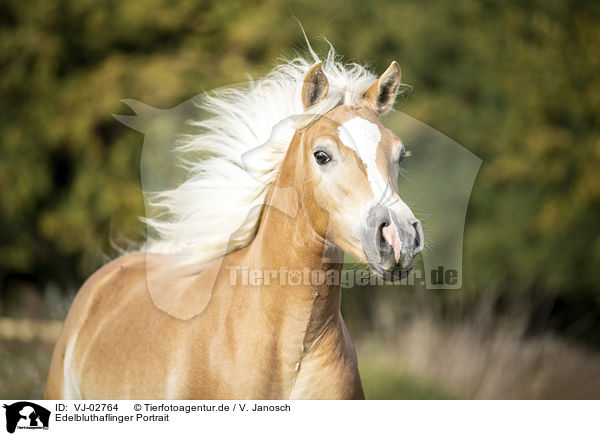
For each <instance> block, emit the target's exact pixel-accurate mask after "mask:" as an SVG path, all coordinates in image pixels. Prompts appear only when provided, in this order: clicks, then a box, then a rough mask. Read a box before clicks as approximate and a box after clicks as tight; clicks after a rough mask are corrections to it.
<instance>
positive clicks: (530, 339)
mask: <svg viewBox="0 0 600 436" xmlns="http://www.w3.org/2000/svg"><path fill="white" fill-rule="evenodd" d="M421 309H422V308H421ZM421 309H417V310H415V312H416V313H415V314H413V316H411V317H410V318H409V319H408V320H406V319H405V320H404V321H402V322H398V321H397V319H395V316H394V314H393V313H391V312H392V311H393V310H394V305H390V304H382V305H381V306H380V307H378V308H377V313H378V316H377V317H376V318H377V319H378V323H379V324H378V326H377V327H376V329H375V332H373V333H370V334H368V335H365V336H363V337H361V338H360V339H359V340H358V341H357V349H358V353H359V359H364V358H365V357H363V356H366V359H367V361H372V360H373V356H377V361H378V362H379V365H383V366H384V367H385V368H388V369H389V368H393V369H394V371H395V372H396V373H397V374H402V375H404V376H406V375H410V376H413V377H415V378H416V379H417V380H427V381H428V382H429V383H434V384H435V385H436V386H438V387H439V388H440V389H441V390H442V391H445V392H452V393H453V394H455V395H456V396H458V397H460V398H465V399H598V398H600V353H599V352H598V351H595V350H590V349H587V348H584V347H582V346H580V345H577V344H573V343H569V342H567V341H566V340H565V339H562V338H559V337H556V336H554V335H552V334H550V333H542V334H538V335H535V336H528V335H527V334H526V327H525V326H526V323H525V322H524V319H525V318H524V317H522V316H515V315H513V316H511V317H506V318H497V317H494V315H492V311H491V310H490V306H489V302H485V303H484V304H482V305H481V307H480V309H479V311H477V313H475V314H473V315H471V316H462V317H460V318H458V319H456V318H455V317H453V318H452V321H450V320H448V317H446V316H441V315H440V314H439V312H436V311H435V310H421ZM382 332H385V335H382V334H381V333H382ZM446 396H447V395H446ZM442 397H443V396H442Z"/></svg>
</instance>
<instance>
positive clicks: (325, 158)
mask: <svg viewBox="0 0 600 436" xmlns="http://www.w3.org/2000/svg"><path fill="white" fill-rule="evenodd" d="M314 156H315V160H316V161H317V163H318V164H319V165H325V164H326V163H327V162H329V161H330V160H331V158H330V157H329V155H328V154H327V153H325V152H324V151H320V150H319V151H315V154H314Z"/></svg>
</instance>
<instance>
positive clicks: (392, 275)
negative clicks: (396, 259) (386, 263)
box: [369, 263, 413, 282]
mask: <svg viewBox="0 0 600 436" xmlns="http://www.w3.org/2000/svg"><path fill="white" fill-rule="evenodd" d="M369 267H370V268H371V271H373V272H374V273H375V275H376V276H377V277H380V278H382V279H383V280H385V281H386V282H397V281H399V280H403V279H405V278H406V277H408V275H409V274H410V273H411V271H412V268H413V267H412V265H411V266H409V267H408V268H406V269H400V268H394V269H391V270H388V269H384V268H382V267H380V266H378V265H373V264H371V263H369Z"/></svg>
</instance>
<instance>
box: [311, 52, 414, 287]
mask: <svg viewBox="0 0 600 436" xmlns="http://www.w3.org/2000/svg"><path fill="white" fill-rule="evenodd" d="M399 84H400V68H399V67H398V64H397V63H396V62H393V63H392V64H391V66H390V67H389V68H388V69H387V71H386V72H385V73H384V74H383V75H382V76H381V77H380V78H379V79H378V80H376V81H375V82H374V83H373V84H372V85H371V86H370V88H369V89H368V90H367V91H366V92H365V93H364V96H363V97H362V99H361V101H360V103H358V104H356V105H353V106H348V105H345V104H342V105H339V106H337V107H335V108H334V109H333V110H331V111H329V112H328V113H327V114H325V115H324V116H322V117H320V118H319V119H318V120H317V121H316V122H314V123H312V124H311V125H310V126H309V127H307V128H306V129H305V130H304V131H302V133H301V136H300V140H301V142H300V144H301V149H302V155H303V161H304V165H305V172H306V175H307V176H306V177H305V185H304V188H303V191H304V192H303V199H304V204H305V208H306V210H307V213H308V217H309V219H310V221H311V225H312V226H313V228H314V229H315V230H316V231H317V233H319V234H320V235H321V236H322V237H323V238H325V239H327V240H328V241H329V242H331V243H333V244H335V245H337V246H338V247H339V248H341V249H342V250H343V251H345V252H347V253H350V254H351V255H353V256H354V257H356V258H357V259H360V260H362V261H364V262H367V263H368V264H369V265H370V267H371V269H372V270H373V271H374V272H375V273H376V274H378V275H380V276H383V277H385V278H387V279H392V280H397V279H399V278H403V277H405V276H406V275H407V274H408V272H410V269H411V267H412V264H413V261H414V258H415V256H416V255H417V254H418V253H420V252H421V251H422V249H423V244H424V238H423V229H422V226H421V223H420V222H419V220H418V219H416V218H415V216H414V214H413V213H412V211H411V210H410V208H409V207H408V206H407V205H406V204H405V203H404V202H403V201H402V199H401V198H400V196H399V194H398V173H399V164H400V162H401V161H402V159H403V158H404V156H405V153H406V151H405V149H404V146H403V144H402V142H401V141H400V139H399V138H398V137H397V136H396V135H394V134H393V133H392V132H391V131H390V130H389V129H387V128H385V127H384V126H383V124H382V123H381V122H380V120H379V117H380V116H381V115H383V114H385V113H386V112H388V111H389V110H390V108H391V107H392V105H393V104H394V100H395V98H396V93H397V90H398V86H399ZM328 92H329V85H328V80H327V77H326V76H325V74H324V73H323V70H322V69H321V63H317V64H315V65H313V66H312V67H311V68H310V69H309V70H308V72H307V74H306V77H305V80H304V86H303V89H302V101H303V105H304V108H305V110H307V111H308V110H309V109H310V108H311V107H313V106H314V105H316V104H318V103H319V101H321V100H322V99H323V98H325V97H326V96H327V94H328Z"/></svg>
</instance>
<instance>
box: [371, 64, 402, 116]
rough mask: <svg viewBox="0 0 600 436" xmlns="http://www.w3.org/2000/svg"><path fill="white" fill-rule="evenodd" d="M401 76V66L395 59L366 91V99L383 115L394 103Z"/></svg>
mask: <svg viewBox="0 0 600 436" xmlns="http://www.w3.org/2000/svg"><path fill="white" fill-rule="evenodd" d="M401 77H402V73H401V72H400V66H399V65H398V63H397V62H396V61H394V62H392V64H391V65H390V66H389V68H388V69H387V70H385V73H383V74H382V75H381V77H380V78H379V79H377V80H376V81H375V83H373V84H372V85H371V86H370V87H369V89H367V92H365V97H364V98H365V100H366V101H367V102H368V103H369V104H370V105H371V106H372V107H373V109H374V110H375V112H377V114H379V115H383V114H385V113H387V112H388V111H389V110H390V109H391V108H392V106H393V105H394V101H396V94H397V93H398V87H399V86H400V78H401Z"/></svg>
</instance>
